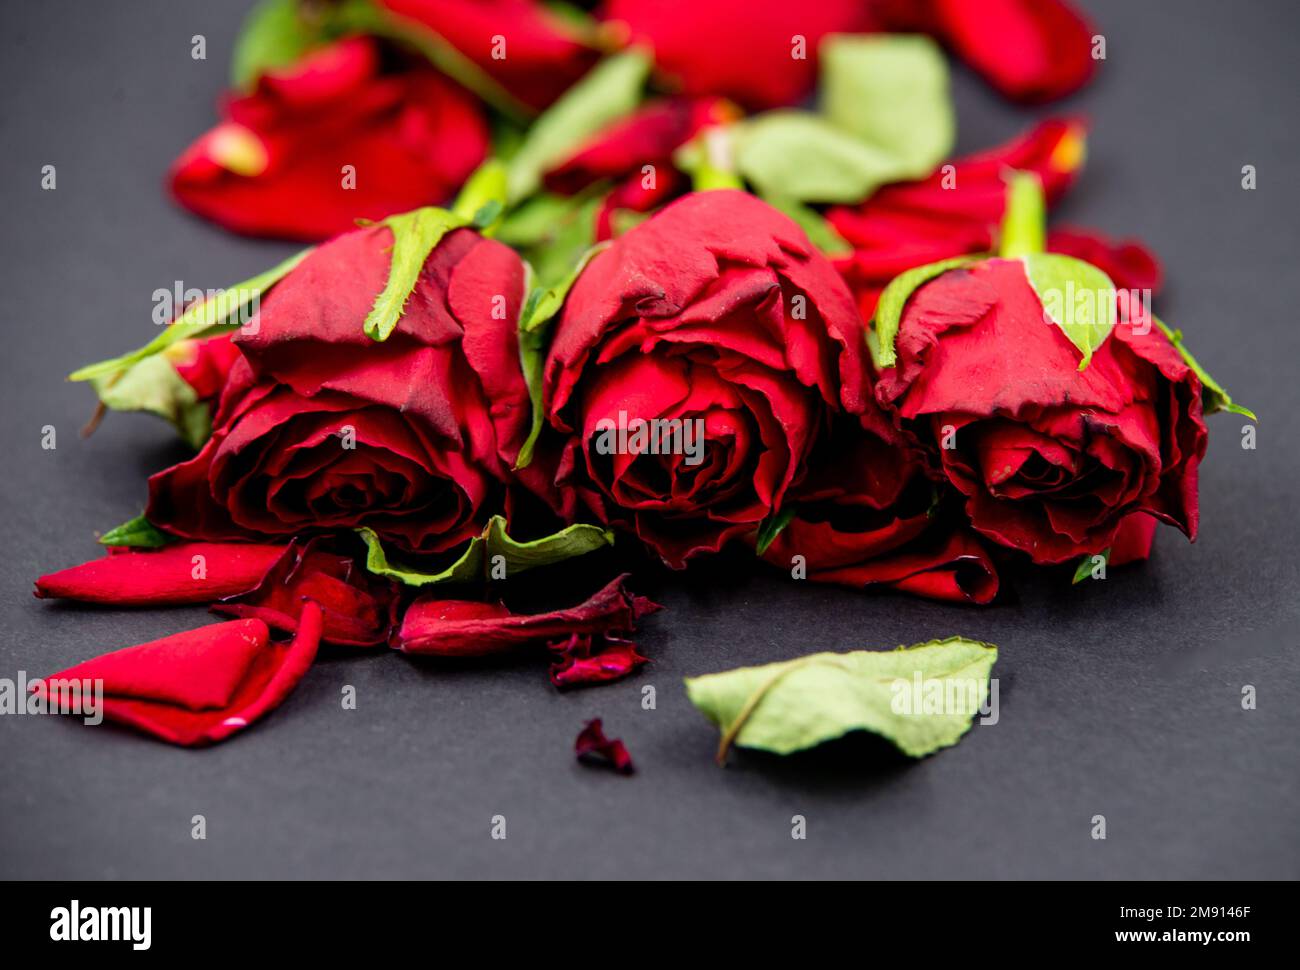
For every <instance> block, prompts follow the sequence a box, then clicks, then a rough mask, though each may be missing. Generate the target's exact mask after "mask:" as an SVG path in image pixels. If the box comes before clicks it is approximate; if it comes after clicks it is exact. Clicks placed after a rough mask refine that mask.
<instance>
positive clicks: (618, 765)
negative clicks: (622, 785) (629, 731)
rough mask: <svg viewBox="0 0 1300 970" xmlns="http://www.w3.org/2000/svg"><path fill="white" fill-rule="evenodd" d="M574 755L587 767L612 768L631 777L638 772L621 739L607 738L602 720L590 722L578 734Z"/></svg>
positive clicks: (597, 719)
mask: <svg viewBox="0 0 1300 970" xmlns="http://www.w3.org/2000/svg"><path fill="white" fill-rule="evenodd" d="M573 753H574V754H576V755H577V756H578V760H579V761H581V762H582V763H583V764H585V765H593V766H596V767H601V768H612V769H613V770H614V771H617V772H619V773H620V774H624V775H630V774H632V773H633V772H634V771H636V767H635V766H634V765H633V764H632V756H631V755H630V754H628V753H627V747H626V746H625V745H624V744H623V742H622V741H621V740H620V739H619V738H607V737H605V731H604V729H603V728H602V727H601V723H600V718H596V719H595V720H594V721H588V722H587V726H586V727H584V728H583V729H582V731H581V732H580V733H579V734H578V739H577V740H576V741H574V743H573Z"/></svg>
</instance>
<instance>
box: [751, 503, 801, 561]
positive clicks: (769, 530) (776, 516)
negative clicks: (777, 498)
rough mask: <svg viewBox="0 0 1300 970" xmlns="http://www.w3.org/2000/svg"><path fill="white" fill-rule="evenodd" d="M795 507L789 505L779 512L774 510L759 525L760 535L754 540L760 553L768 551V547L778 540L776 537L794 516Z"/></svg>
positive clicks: (756, 549) (756, 551)
mask: <svg viewBox="0 0 1300 970" xmlns="http://www.w3.org/2000/svg"><path fill="white" fill-rule="evenodd" d="M794 515H795V507H794V506H793V505H787V506H786V507H785V508H783V509H781V511H779V512H773V513H772V514H771V515H769V516H768V517H767V518H766V519H764V520H763V521H762V522H761V523H760V524H759V527H758V537H757V538H756V539H755V540H754V551H755V553H757V554H758V555H760V556H761V555H763V553H765V552H767V547H768V546H770V545H771V544H772V543H773V542H775V541H776V537H777V536H779V535H780V534H781V531H782V530H783V529H784V528H785V527H786V526H787V525H789V524H790V520H791V519H793V518H794Z"/></svg>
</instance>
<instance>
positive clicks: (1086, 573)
mask: <svg viewBox="0 0 1300 970" xmlns="http://www.w3.org/2000/svg"><path fill="white" fill-rule="evenodd" d="M1097 555H1099V556H1101V563H1100V564H1099V563H1095V562H1093V561H1092V559H1093V557H1092V556H1084V557H1083V558H1082V559H1080V560H1079V565H1078V567H1077V568H1076V569H1075V570H1074V579H1072V580H1070V582H1071V583H1072V584H1073V585H1075V586H1078V585H1079V584H1080V583H1081V582H1083V581H1084V580H1085V579H1089V578H1090V577H1091V576H1092V571H1093V570H1094V569H1096V568H1097V566H1098V565H1103V566H1104V565H1105V564H1106V563H1108V562H1110V548H1109V547H1107V548H1105V549H1103V550H1102V551H1101V552H1100V553H1097Z"/></svg>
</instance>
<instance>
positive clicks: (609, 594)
mask: <svg viewBox="0 0 1300 970" xmlns="http://www.w3.org/2000/svg"><path fill="white" fill-rule="evenodd" d="M626 579H627V574H626V573H625V574H624V575H622V576H619V577H618V578H617V579H614V580H613V581H611V582H610V583H609V584H608V585H607V586H605V588H604V589H602V590H600V592H598V593H596V594H595V595H594V596H592V597H591V598H590V599H588V600H587V601H585V602H583V603H580V604H578V605H577V606H573V607H569V608H568V609H562V610H552V611H551V612H549V613H530V614H527V613H526V614H521V613H512V612H511V611H510V610H508V609H506V607H504V606H502V605H501V604H500V603H480V602H477V601H474V600H445V599H438V598H437V596H436V595H435V594H432V593H426V594H424V595H423V596H421V597H420V598H419V599H417V600H416V601H415V602H414V603H412V604H411V605H410V607H409V608H408V609H407V611H406V615H405V616H404V617H403V618H402V625H401V628H400V629H399V630H398V631H397V635H396V638H395V641H394V643H393V646H394V647H395V648H396V649H398V650H401V651H403V652H405V653H413V654H427V655H431V656H438V657H481V656H485V655H487V654H493V653H505V652H507V651H510V650H513V649H516V648H519V647H524V646H537V645H540V644H544V643H547V642H550V641H552V640H555V639H556V638H558V637H566V636H570V635H571V634H574V633H582V634H604V633H610V632H618V633H631V632H633V631H634V630H635V629H636V621H637V620H638V619H640V618H641V617H643V616H645V615H647V614H649V613H653V612H655V611H656V610H658V609H660V608H661V607H660V606H659V605H658V604H657V603H652V602H651V601H650V600H648V599H646V598H645V597H644V596H636V595H634V594H633V593H632V592H631V591H629V590H628V588H627V586H626V584H625V581H626Z"/></svg>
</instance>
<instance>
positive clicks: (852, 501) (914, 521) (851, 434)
mask: <svg viewBox="0 0 1300 970" xmlns="http://www.w3.org/2000/svg"><path fill="white" fill-rule="evenodd" d="M937 498H938V496H937V495H936V491H935V487H934V484H933V483H932V482H930V481H929V480H928V479H927V478H926V476H925V473H924V466H923V465H922V464H921V463H920V462H919V461H918V460H917V459H916V458H915V457H914V456H913V454H912V453H911V451H910V450H909V449H908V448H907V447H906V446H905V443H904V440H903V439H902V437H901V435H900V434H899V432H898V431H897V430H896V429H894V428H893V427H892V426H891V425H890V424H889V422H888V419H887V418H886V417H885V415H884V414H883V413H882V412H880V411H879V410H878V409H877V408H876V407H874V406H871V407H869V408H868V409H867V411H866V412H865V413H864V414H863V415H861V416H860V417H857V418H849V417H847V416H846V417H843V418H841V419H840V420H839V421H838V422H836V425H835V428H834V432H833V433H832V434H831V435H830V436H828V437H827V438H825V439H824V440H823V442H822V443H821V445H820V446H819V447H818V449H817V451H816V452H815V453H814V455H813V456H812V459H811V460H810V462H809V468H808V473H807V476H806V477H805V478H804V479H803V481H801V482H800V483H799V484H798V485H797V486H796V488H795V489H794V490H793V491H792V493H791V495H790V497H789V499H788V502H789V508H790V510H791V513H792V516H791V519H790V521H789V522H788V523H787V524H786V525H785V527H784V528H783V529H782V530H781V531H780V532H779V533H778V534H777V536H776V538H775V539H774V540H773V541H772V543H771V545H769V546H768V548H767V549H766V551H765V552H764V553H763V558H764V559H765V560H766V561H767V562H770V563H772V564H773V565H775V566H780V567H782V568H784V569H791V568H792V567H795V566H796V565H797V564H800V565H802V568H803V571H804V573H805V575H804V577H803V578H807V579H810V580H812V581H814V582H823V583H836V584H838V585H841V586H850V587H854V588H858V589H861V588H863V587H867V586H880V587H887V588H891V589H897V590H901V591H903V592H908V593H914V594H916V595H918V596H925V597H928V598H930V599H938V600H949V601H953V602H969V603H981V604H982V603H988V602H991V601H992V600H993V598H994V597H995V596H996V595H997V592H998V574H997V570H996V568H995V567H994V565H993V562H992V560H991V559H990V558H989V556H988V553H987V552H985V550H984V548H983V547H982V546H981V545H980V543H979V542H978V540H976V538H975V537H974V536H973V535H972V534H971V533H970V531H969V529H967V528H965V527H964V526H962V525H960V524H959V523H957V522H955V521H954V520H955V518H956V517H955V516H948V515H940V514H937V513H938V512H939V511H940V509H939V507H938V506H939V503H938V502H937ZM796 557H798V558H796Z"/></svg>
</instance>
